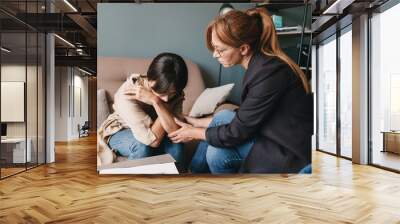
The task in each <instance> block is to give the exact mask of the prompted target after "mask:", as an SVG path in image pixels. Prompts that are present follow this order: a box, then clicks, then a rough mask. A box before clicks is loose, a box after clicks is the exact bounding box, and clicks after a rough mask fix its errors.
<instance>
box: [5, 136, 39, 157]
mask: <svg viewBox="0 0 400 224" xmlns="http://www.w3.org/2000/svg"><path fill="white" fill-rule="evenodd" d="M26 142H27V143H28V144H27V147H26V154H25V138H5V139H1V145H2V146H1V150H2V153H3V152H6V151H12V163H25V158H26V159H27V161H26V162H31V160H32V153H31V151H32V150H31V146H32V140H31V139H30V138H27V140H26ZM2 157H3V155H2Z"/></svg>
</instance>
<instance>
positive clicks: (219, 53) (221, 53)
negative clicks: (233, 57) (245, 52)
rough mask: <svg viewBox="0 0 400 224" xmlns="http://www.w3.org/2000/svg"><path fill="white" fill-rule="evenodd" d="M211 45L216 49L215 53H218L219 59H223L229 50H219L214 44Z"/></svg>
mask: <svg viewBox="0 0 400 224" xmlns="http://www.w3.org/2000/svg"><path fill="white" fill-rule="evenodd" d="M211 45H212V47H213V48H214V51H215V52H217V56H218V57H222V56H223V55H224V52H225V51H227V50H228V49H222V50H219V49H218V48H216V47H215V45H214V44H212V43H211Z"/></svg>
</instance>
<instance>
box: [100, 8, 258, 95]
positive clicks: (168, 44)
mask: <svg viewBox="0 0 400 224" xmlns="http://www.w3.org/2000/svg"><path fill="white" fill-rule="evenodd" d="M221 5H222V3H171V4H166V3H164V4H160V3H159V4H155V3H146V4H127V3H102V4H98V17H97V18H98V30H97V33H98V40H97V41H98V42H97V49H98V56H103V57H149V58H152V57H154V56H156V55H157V54H159V53H161V52H165V51H168V52H174V53H177V54H179V55H181V56H182V57H184V58H186V59H189V60H191V61H193V62H194V63H196V64H198V65H199V67H200V70H201V71H202V74H203V76H204V80H205V83H206V86H207V87H214V86H217V83H218V69H219V63H218V61H217V60H215V59H214V58H213V57H212V54H211V52H209V51H208V49H207V48H206V45H205V39H204V37H205V35H204V31H205V28H206V27H207V25H208V23H209V22H210V21H211V20H212V19H213V18H214V17H215V16H216V15H217V13H218V10H219V8H220V6H221ZM233 6H234V7H235V8H236V9H246V8H251V7H254V6H255V4H254V3H240V4H233ZM243 75H244V70H243V69H242V68H241V67H240V66H235V67H233V68H228V69H226V68H222V79H221V84H226V83H231V82H234V83H235V88H234V90H233V92H232V94H231V97H230V98H229V100H231V101H233V102H236V103H238V102H239V101H240V93H241V91H240V89H241V82H242V78H243Z"/></svg>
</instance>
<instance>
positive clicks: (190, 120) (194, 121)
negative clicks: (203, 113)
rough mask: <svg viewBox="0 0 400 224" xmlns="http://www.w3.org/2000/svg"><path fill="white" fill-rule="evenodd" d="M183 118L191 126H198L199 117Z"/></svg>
mask: <svg viewBox="0 0 400 224" xmlns="http://www.w3.org/2000/svg"><path fill="white" fill-rule="evenodd" d="M185 120H186V121H187V122H188V123H189V124H191V125H192V126H193V127H200V125H199V124H200V119H198V118H194V117H189V116H185Z"/></svg>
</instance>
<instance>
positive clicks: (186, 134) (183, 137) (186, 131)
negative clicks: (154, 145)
mask: <svg viewBox="0 0 400 224" xmlns="http://www.w3.org/2000/svg"><path fill="white" fill-rule="evenodd" d="M175 122H176V124H177V125H179V126H181V128H180V129H178V130H176V131H174V132H171V133H170V134H169V135H168V137H169V138H170V139H171V141H172V142H173V143H181V142H190V141H192V140H194V139H196V136H197V135H198V133H199V131H201V130H199V128H194V127H193V126H192V125H191V124H187V123H184V122H182V121H179V120H178V119H176V118H175Z"/></svg>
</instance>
